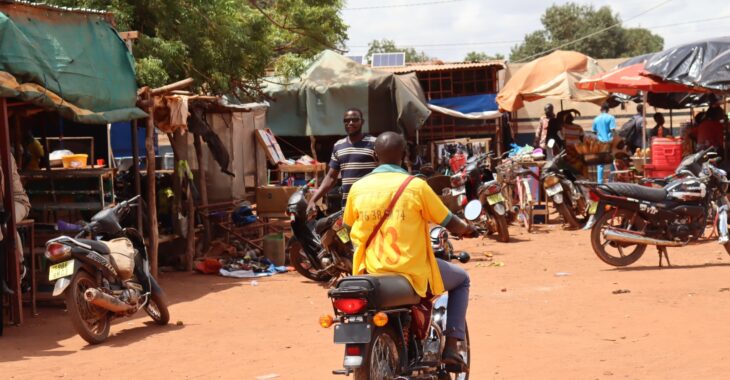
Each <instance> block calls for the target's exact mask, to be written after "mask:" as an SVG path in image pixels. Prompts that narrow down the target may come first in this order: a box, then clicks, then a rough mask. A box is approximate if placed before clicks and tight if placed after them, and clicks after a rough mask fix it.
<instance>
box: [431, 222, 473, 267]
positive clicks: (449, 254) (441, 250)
mask: <svg viewBox="0 0 730 380" xmlns="http://www.w3.org/2000/svg"><path fill="white" fill-rule="evenodd" d="M429 236H430V237H431V248H432V249H433V254H434V255H435V256H436V258H437V259H441V260H444V261H451V260H454V259H456V260H459V262H461V263H462V264H466V263H468V262H469V260H471V255H469V253H468V252H461V253H459V254H457V253H456V252H454V246H453V244H451V241H449V231H447V230H446V228H444V227H441V226H436V227H433V228H431V231H429Z"/></svg>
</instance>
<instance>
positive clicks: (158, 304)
mask: <svg viewBox="0 0 730 380" xmlns="http://www.w3.org/2000/svg"><path fill="white" fill-rule="evenodd" d="M152 281H153V284H152V296H151V297H150V300H149V301H147V305H145V307H144V311H145V312H147V315H149V316H150V318H152V320H153V321H155V323H157V324H158V325H160V326H164V325H166V324H168V323H169V322H170V311H169V310H168V309H167V297H166V296H165V293H164V292H163V291H162V289H160V286H159V285H157V282H156V281H155V280H154V279H152Z"/></svg>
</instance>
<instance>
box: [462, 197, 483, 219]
mask: <svg viewBox="0 0 730 380" xmlns="http://www.w3.org/2000/svg"><path fill="white" fill-rule="evenodd" d="M481 214H482V202H480V201H479V200H478V199H474V200H473V201H471V202H469V203H467V204H466V207H464V217H465V218H466V220H468V221H472V220H476V219H477V218H478V217H479V215H481Z"/></svg>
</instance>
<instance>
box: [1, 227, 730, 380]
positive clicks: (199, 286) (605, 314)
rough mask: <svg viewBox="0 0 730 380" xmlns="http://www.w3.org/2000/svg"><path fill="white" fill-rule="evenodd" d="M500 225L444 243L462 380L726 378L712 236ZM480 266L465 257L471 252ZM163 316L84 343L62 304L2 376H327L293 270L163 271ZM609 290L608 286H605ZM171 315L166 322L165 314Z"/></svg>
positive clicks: (313, 314)
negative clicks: (667, 238) (456, 289)
mask: <svg viewBox="0 0 730 380" xmlns="http://www.w3.org/2000/svg"><path fill="white" fill-rule="evenodd" d="M521 231H522V230H521V229H520V228H518V227H513V228H512V230H511V232H512V233H513V235H514V237H515V238H514V239H513V242H511V243H509V244H501V243H495V242H493V241H491V240H484V241H467V242H464V241H458V242H456V244H455V245H456V247H457V249H459V248H468V249H469V250H470V251H471V252H472V254H473V257H475V261H474V262H472V263H469V264H467V265H466V267H467V268H468V270H469V273H470V274H471V278H472V287H471V303H470V307H469V315H468V322H469V328H470V333H471V337H472V355H473V360H474V361H473V362H472V379H727V378H728V376H730V375H728V374H729V373H730V360H729V359H730V346H728V344H727V342H728V341H730V323H729V322H728V321H730V256H728V254H727V253H725V252H724V249H722V247H720V246H719V245H717V244H715V243H708V244H705V245H701V246H693V247H689V248H682V249H670V251H669V254H670V258H671V260H672V264H673V265H674V267H673V268H670V269H659V268H658V267H657V263H658V256H657V255H656V253H655V251H654V250H653V249H648V250H647V253H646V254H645V256H644V257H643V258H642V259H641V260H639V261H638V262H637V263H635V264H634V265H632V266H631V267H629V268H626V269H615V268H612V267H609V266H607V265H605V264H603V263H602V262H600V261H599V260H598V259H597V258H596V257H595V255H594V254H593V252H592V250H591V249H590V242H589V237H588V233H587V232H583V231H578V232H575V231H573V232H570V231H562V230H560V227H559V226H557V225H550V226H538V231H537V232H536V233H533V234H526V233H522V232H521ZM485 252H489V253H491V254H492V255H493V260H494V261H493V263H503V264H504V265H503V266H498V265H495V264H491V265H490V262H486V261H476V260H479V259H482V258H483V257H484V255H483V254H484V253H485ZM161 280H162V285H163V287H164V288H165V289H166V291H167V292H168V294H169V297H170V299H171V300H172V302H173V305H172V306H171V313H172V322H173V323H172V324H171V325H169V326H167V327H157V326H154V325H148V323H149V318H147V317H146V316H143V315H142V314H138V315H137V318H135V319H125V320H121V321H119V322H117V323H116V324H115V325H114V326H113V327H112V334H113V335H112V336H111V337H110V338H109V340H108V341H107V342H106V343H105V344H102V345H99V346H88V345H86V344H85V342H84V341H82V340H81V338H79V337H78V336H76V335H75V334H74V333H73V331H72V329H71V326H70V322H69V321H68V318H67V317H66V316H65V312H64V310H63V307H60V306H56V307H53V306H48V307H42V308H41V309H40V313H41V315H40V316H38V317H35V318H28V321H27V323H26V324H25V325H23V326H21V327H8V328H6V330H5V332H6V335H5V336H4V337H2V338H0V378H3V379H7V378H9V379H59V378H61V379H63V378H68V379H86V378H107V379H129V378H141V379H148V378H157V379H170V380H172V379H194V378H201V379H256V378H257V377H258V376H266V375H274V374H275V375H278V377H275V378H276V379H330V378H333V379H334V378H337V377H335V376H333V375H331V370H332V369H337V368H340V366H341V364H342V347H341V346H335V345H334V344H332V330H324V329H322V328H320V327H319V326H318V324H317V317H318V316H319V315H320V314H322V313H325V312H329V311H330V308H331V306H330V303H329V301H328V299H327V297H326V295H325V293H326V291H325V289H323V288H322V287H320V286H318V285H316V284H313V283H311V282H308V281H306V280H304V279H303V278H302V277H300V276H298V275H297V274H296V273H289V274H285V275H279V276H275V277H270V278H265V279H259V280H258V286H252V285H251V282H250V281H248V280H232V279H226V278H222V277H217V276H203V275H191V274H185V273H165V274H163V275H162V278H161ZM619 290H621V291H628V292H621V293H620V294H614V292H616V293H619V292H617V291H619ZM177 321H179V322H180V323H179V324H175V322H177Z"/></svg>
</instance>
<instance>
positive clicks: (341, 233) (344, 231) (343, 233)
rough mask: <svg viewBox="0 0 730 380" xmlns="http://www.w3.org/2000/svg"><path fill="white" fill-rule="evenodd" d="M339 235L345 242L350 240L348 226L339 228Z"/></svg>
mask: <svg viewBox="0 0 730 380" xmlns="http://www.w3.org/2000/svg"><path fill="white" fill-rule="evenodd" d="M337 237H338V238H340V241H341V242H343V243H345V244H347V243H349V242H350V233H349V232H348V231H347V228H342V229H340V230H337Z"/></svg>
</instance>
